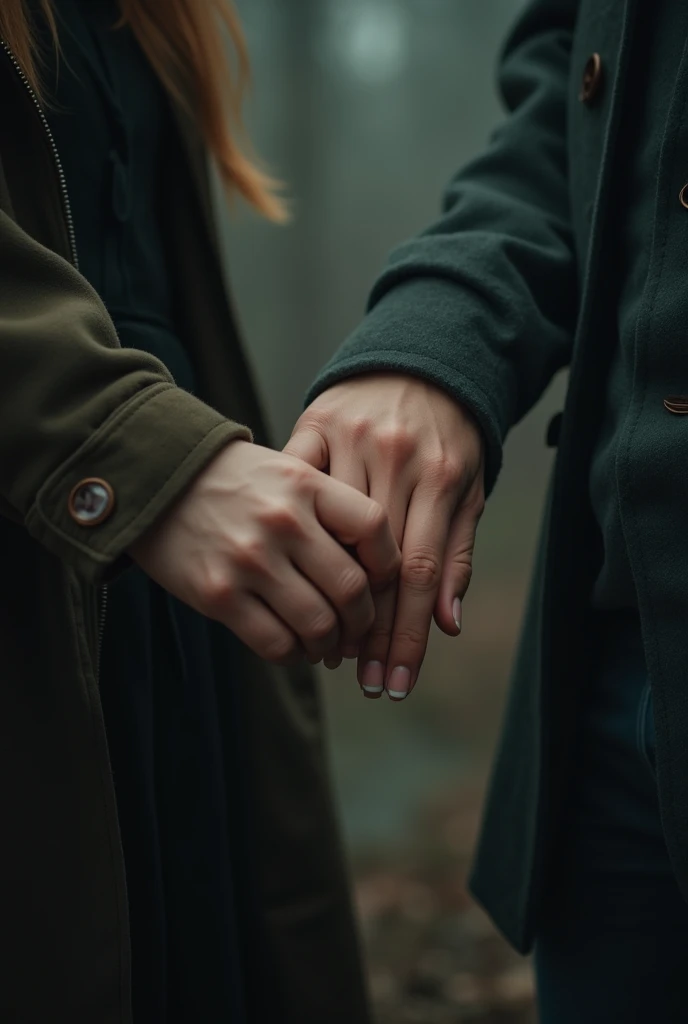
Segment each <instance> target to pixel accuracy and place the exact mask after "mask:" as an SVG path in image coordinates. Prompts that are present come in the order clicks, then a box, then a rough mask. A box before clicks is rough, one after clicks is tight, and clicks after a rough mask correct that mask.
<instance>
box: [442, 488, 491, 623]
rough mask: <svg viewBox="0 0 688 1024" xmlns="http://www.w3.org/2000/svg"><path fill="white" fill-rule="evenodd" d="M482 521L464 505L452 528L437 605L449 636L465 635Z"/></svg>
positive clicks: (453, 521) (457, 514) (457, 513)
mask: <svg viewBox="0 0 688 1024" xmlns="http://www.w3.org/2000/svg"><path fill="white" fill-rule="evenodd" d="M479 518H480V517H479V515H476V513H475V511H473V510H472V509H471V508H470V507H467V506H465V505H464V506H462V507H461V508H459V509H458V511H457V512H456V514H455V516H454V519H453V520H452V523H451V526H450V528H449V538H448V540H447V547H446V551H445V556H444V565H443V567H442V577H441V580H440V587H439V592H438V594H437V601H436V603H435V622H436V623H437V625H438V627H439V628H440V629H441V630H442V632H443V633H447V634H448V635H449V636H458V635H459V633H460V632H461V603H462V601H463V599H464V597H465V596H466V591H467V590H468V586H469V584H470V582H471V576H472V575H473V548H474V547H475V534H476V530H477V528H478V521H479Z"/></svg>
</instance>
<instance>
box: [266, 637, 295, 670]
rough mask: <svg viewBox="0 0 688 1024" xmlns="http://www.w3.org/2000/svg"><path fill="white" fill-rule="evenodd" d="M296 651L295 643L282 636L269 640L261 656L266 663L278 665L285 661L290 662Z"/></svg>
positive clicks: (289, 638)
mask: <svg viewBox="0 0 688 1024" xmlns="http://www.w3.org/2000/svg"><path fill="white" fill-rule="evenodd" d="M296 651H297V646H296V642H295V641H294V640H293V639H292V638H291V637H290V636H287V635H284V636H274V637H272V638H271V639H269V640H268V641H267V643H266V645H265V649H264V651H263V652H262V654H263V657H264V658H265V660H266V661H271V662H274V663H275V664H277V665H280V664H282V663H283V662H285V661H291V660H292V659H293V658H294V656H295V654H296Z"/></svg>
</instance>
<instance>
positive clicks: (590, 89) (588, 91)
mask: <svg viewBox="0 0 688 1024" xmlns="http://www.w3.org/2000/svg"><path fill="white" fill-rule="evenodd" d="M602 76H603V71H602V58H601V57H600V55H599V53H593V54H592V56H591V57H588V59H587V61H586V64H585V70H584V71H583V82H582V84H581V91H580V96H579V99H580V101H581V103H592V101H593V100H594V99H595V97H596V96H597V94H598V93H599V91H600V86H601V85H602Z"/></svg>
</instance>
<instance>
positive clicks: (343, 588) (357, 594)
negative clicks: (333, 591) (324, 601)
mask: <svg viewBox="0 0 688 1024" xmlns="http://www.w3.org/2000/svg"><path fill="white" fill-rule="evenodd" d="M367 591H368V578H367V576H366V574H365V573H364V572H363V570H362V569H361V568H360V567H359V566H358V565H351V566H349V567H348V568H346V569H345V570H344V571H343V572H342V574H341V576H340V578H339V586H338V587H337V596H338V600H339V601H340V602H341V603H342V604H345V605H347V604H355V603H356V602H358V601H360V600H361V598H362V597H365V595H366V593H367Z"/></svg>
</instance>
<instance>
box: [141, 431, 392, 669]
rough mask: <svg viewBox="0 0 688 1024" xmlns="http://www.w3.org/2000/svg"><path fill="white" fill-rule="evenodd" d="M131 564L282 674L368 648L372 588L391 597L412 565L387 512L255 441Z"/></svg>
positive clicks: (237, 450)
mask: <svg viewBox="0 0 688 1024" xmlns="http://www.w3.org/2000/svg"><path fill="white" fill-rule="evenodd" d="M335 538H336V539H335ZM347 547H348V548H350V549H352V550H355V553H356V556H357V558H356V557H353V556H352V554H350V553H349V552H348V551H347V550H345V548H347ZM130 554H131V556H132V557H133V559H134V560H135V561H136V562H138V564H139V565H140V566H141V567H142V568H143V569H144V570H145V571H146V572H147V573H148V575H149V576H151V577H152V578H153V579H154V580H156V582H158V583H159V584H160V585H161V586H163V587H165V589H166V590H169V591H170V592H171V593H172V594H174V595H175V596H176V597H178V598H180V599H181V600H182V601H185V602H186V603H187V604H189V605H191V606H192V607H193V608H195V609H196V610H197V611H199V612H202V613H203V614H204V615H207V616H209V617H210V618H212V619H217V620H218V621H220V622H222V623H224V624H225V625H226V626H227V627H228V628H229V629H231V630H232V631H233V632H234V633H236V634H237V636H238V637H239V638H240V639H241V640H243V641H244V643H246V644H248V646H249V647H251V648H252V649H253V650H254V651H255V652H256V653H257V654H259V655H260V656H261V657H263V658H266V659H267V660H268V661H274V662H278V663H281V664H283V663H287V662H291V661H293V660H294V659H295V658H298V657H299V656H300V655H302V654H303V652H304V651H305V653H306V655H307V657H308V658H309V660H310V661H312V662H314V663H315V662H318V661H320V660H321V659H322V658H323V657H324V655H325V654H326V653H327V652H328V651H330V650H332V649H333V648H337V647H338V645H340V644H342V645H345V646H350V645H355V644H358V643H359V641H360V640H361V638H362V637H363V636H365V634H366V633H367V632H368V631H369V629H370V627H371V625H372V623H373V621H374V616H375V610H374V605H373V598H372V596H371V588H372V589H374V588H375V587H377V586H381V587H386V586H387V585H388V584H389V582H390V580H392V579H393V578H395V577H396V575H397V573H398V570H399V563H400V554H399V548H398V545H397V544H396V542H395V540H394V538H393V536H392V531H391V529H390V525H389V522H388V519H387V515H386V513H385V512H384V511H383V510H382V508H381V507H380V506H379V505H378V504H376V503H375V502H374V501H372V500H371V499H370V498H368V497H364V496H363V495H362V494H360V493H359V492H358V491H357V490H355V489H354V488H352V487H347V486H346V485H345V484H343V483H340V482H338V481H336V480H333V479H330V478H329V477H327V476H325V475H323V474H322V473H319V472H317V471H316V470H315V469H312V468H311V467H310V466H307V465H305V464H304V463H303V462H301V461H299V460H298V459H295V458H292V457H290V456H288V455H283V454H281V453H280V452H273V451H269V450H268V449H266V448H260V447H258V446H257V445H252V444H249V443H248V442H246V441H234V442H232V443H231V444H229V445H228V446H227V448H225V449H224V450H223V451H222V452H221V453H220V454H219V455H217V456H216V458H215V459H214V460H213V461H212V462H211V464H210V465H209V466H208V467H207V468H206V469H205V470H204V472H203V473H201V474H200V475H199V477H198V478H197V479H196V481H195V482H194V484H193V485H192V487H191V488H190V489H189V491H188V492H187V493H186V494H185V496H184V497H183V498H182V499H181V500H180V501H179V502H178V503H177V504H176V505H175V507H174V508H173V509H172V510H171V511H170V512H169V513H168V514H167V516H166V517H165V518H164V520H163V521H162V522H160V523H159V524H157V525H156V526H155V527H154V528H153V529H152V530H150V531H149V532H148V533H147V534H146V535H145V536H144V537H143V538H141V539H140V540H139V541H138V543H137V544H136V545H134V547H133V548H132V549H131V551H130Z"/></svg>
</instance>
